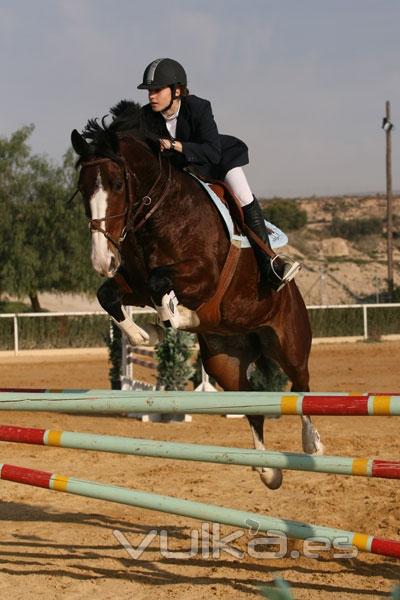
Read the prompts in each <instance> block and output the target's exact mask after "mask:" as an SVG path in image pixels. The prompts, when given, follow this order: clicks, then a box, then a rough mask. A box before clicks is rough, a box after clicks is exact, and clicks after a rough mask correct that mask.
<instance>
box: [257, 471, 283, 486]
mask: <svg viewBox="0 0 400 600" xmlns="http://www.w3.org/2000/svg"><path fill="white" fill-rule="evenodd" d="M259 475H260V479H261V481H262V482H263V484H264V485H266V486H267V488H269V489H270V490H277V489H278V488H280V487H281V485H282V480H283V475H282V471H281V470H280V469H261V470H260V471H259Z"/></svg>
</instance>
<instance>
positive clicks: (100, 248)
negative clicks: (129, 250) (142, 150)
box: [71, 130, 133, 277]
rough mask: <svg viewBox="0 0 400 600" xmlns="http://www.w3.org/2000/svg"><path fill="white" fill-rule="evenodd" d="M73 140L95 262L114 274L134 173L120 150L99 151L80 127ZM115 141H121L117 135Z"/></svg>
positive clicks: (107, 273)
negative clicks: (85, 136) (82, 132)
mask: <svg viewBox="0 0 400 600" xmlns="http://www.w3.org/2000/svg"><path fill="white" fill-rule="evenodd" d="M71 141H72V145H73V148H74V150H75V152H76V153H77V154H78V155H79V157H80V158H79V165H80V167H81V170H80V175H79V183H78V188H79V191H80V192H81V194H82V196H83V201H84V205H85V211H86V215H87V217H88V219H89V228H90V230H91V233H92V255H91V258H92V264H93V267H94V269H95V270H96V271H97V272H98V273H99V274H100V275H103V276H104V277H112V276H113V275H114V273H115V271H116V270H117V269H118V267H119V265H120V263H121V257H120V245H121V243H122V241H123V239H124V237H125V233H126V224H127V220H128V217H129V209H130V206H131V205H132V201H133V199H132V198H131V197H130V196H131V186H130V181H129V178H130V174H129V173H128V171H127V167H126V165H125V163H124V160H123V159H121V158H120V157H119V156H117V153H116V152H114V154H110V156H101V155H99V154H97V153H96V151H95V148H94V147H93V146H92V145H91V144H89V143H88V142H87V141H86V140H85V138H84V137H83V136H82V135H81V134H80V133H78V131H76V130H74V131H73V132H72V135H71ZM115 144H118V140H117V139H115ZM116 149H117V148H114V150H116Z"/></svg>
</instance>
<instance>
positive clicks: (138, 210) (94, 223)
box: [81, 153, 171, 252]
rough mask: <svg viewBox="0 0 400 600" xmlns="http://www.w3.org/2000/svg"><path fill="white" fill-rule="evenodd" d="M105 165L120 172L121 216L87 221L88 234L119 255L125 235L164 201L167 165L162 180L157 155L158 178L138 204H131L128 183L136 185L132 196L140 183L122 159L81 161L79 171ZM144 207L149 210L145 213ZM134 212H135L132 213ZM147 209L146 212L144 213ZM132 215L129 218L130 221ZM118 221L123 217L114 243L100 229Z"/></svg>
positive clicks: (167, 180)
mask: <svg viewBox="0 0 400 600" xmlns="http://www.w3.org/2000/svg"><path fill="white" fill-rule="evenodd" d="M106 162H113V163H115V164H117V165H118V166H119V168H120V169H122V172H123V177H124V183H125V206H126V207H125V210H124V212H122V213H118V214H114V215H110V216H108V217H102V218H101V219H89V230H90V231H91V232H96V231H97V232H99V233H102V234H103V235H104V237H105V238H107V240H108V241H109V242H110V243H111V244H112V245H113V246H114V247H115V248H116V249H117V250H118V252H121V244H122V242H123V241H124V240H125V238H126V235H127V233H128V232H129V231H132V232H134V233H135V232H136V231H138V230H139V229H141V227H143V225H144V224H145V223H146V221H147V220H148V219H149V218H150V217H151V216H152V215H153V214H154V213H155V211H156V210H157V209H158V208H159V206H160V205H161V203H162V202H163V201H164V199H165V197H166V196H167V194H168V193H169V188H170V185H171V163H170V162H169V161H168V175H167V176H165V178H164V177H163V176H164V172H163V168H162V160H161V154H160V153H159V154H158V162H159V174H158V176H157V178H156V180H155V182H154V183H153V185H152V186H151V188H150V190H149V191H148V192H147V193H146V194H145V195H144V196H142V197H141V198H140V200H137V201H135V195H134V193H133V187H132V180H135V182H136V190H135V191H136V192H137V191H138V189H139V187H140V180H139V178H138V176H137V175H136V173H135V172H134V171H132V169H131V168H130V167H129V166H128V164H127V163H126V160H125V158H124V157H123V156H118V157H115V158H111V157H107V158H105V157H104V158H94V159H90V160H84V161H82V163H81V166H82V168H83V167H91V166H97V165H101V164H104V163H106ZM160 182H161V183H162V188H161V186H159V183H160ZM157 187H160V192H161V191H162V193H161V194H160V196H159V198H158V199H154V196H156V197H157ZM148 207H151V208H149V209H148ZM134 208H135V211H134ZM146 209H148V210H146ZM132 215H133V217H132ZM120 217H125V225H124V227H123V229H122V231H121V235H120V236H119V238H118V239H117V240H116V239H115V238H114V237H113V236H112V235H111V234H109V233H108V231H107V230H106V229H104V227H102V225H101V224H102V223H103V222H104V223H105V222H106V221H111V220H112V219H118V218H120Z"/></svg>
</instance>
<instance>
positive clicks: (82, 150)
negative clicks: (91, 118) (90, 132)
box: [71, 129, 90, 158]
mask: <svg viewBox="0 0 400 600" xmlns="http://www.w3.org/2000/svg"><path fill="white" fill-rule="evenodd" d="M71 144H72V147H73V149H74V150H75V152H76V153H77V154H79V156H81V157H82V158H83V157H86V156H89V154H90V145H89V144H88V143H87V141H86V140H85V138H84V137H83V135H81V134H80V133H79V131H77V130H76V129H74V130H73V132H72V133H71Z"/></svg>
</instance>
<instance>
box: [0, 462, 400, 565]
mask: <svg viewBox="0 0 400 600" xmlns="http://www.w3.org/2000/svg"><path fill="white" fill-rule="evenodd" d="M0 479H4V480H8V481H14V482H15V483H22V484H25V485H31V486H34V487H41V488H46V489H50V490H55V491H58V492H67V493H69V494H75V495H78V496H85V497H87V498H95V499H98V500H107V501H109V502H116V503H118V504H126V505H128V506H136V507H139V508H145V509H148V510H156V511H160V512H164V513H170V514H173V515H179V516H183V517H189V518H192V519H200V520H204V521H211V522H214V523H222V524H224V525H231V526H234V527H241V528H243V529H249V528H250V527H252V528H254V526H255V525H258V530H259V531H261V532H266V531H275V532H282V533H283V534H286V535H287V536H288V537H290V538H294V539H300V540H304V539H308V538H312V537H318V538H320V537H324V538H326V539H328V540H329V541H331V542H334V541H335V540H336V541H339V542H340V544H341V547H342V548H343V544H349V545H352V546H355V547H356V548H358V549H359V550H362V551H364V552H371V553H373V554H380V555H383V556H391V557H394V558H400V541H396V540H387V539H384V538H379V537H375V536H371V535H366V534H363V533H355V532H353V531H345V530H342V529H332V528H331V527H320V526H317V525H308V524H306V523H302V522H300V521H289V520H286V519H277V518H273V517H267V516H264V515H259V514H257V513H251V512H245V511H242V510H237V509H233V508H224V507H222V506H217V505H215V504H205V503H202V502H193V501H191V500H182V499H181V498H174V497H172V496H161V495H160V494H154V493H150V492H142V491H140V490H133V489H128V488H123V487H118V486H114V485H107V484H105V483H100V482H96V481H85V480H82V479H76V478H75V477H66V476H65V475H59V474H57V473H48V472H46V471H37V470H33V469H27V468H24V467H17V466H13V465H8V464H0ZM339 538H340V540H339Z"/></svg>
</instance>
